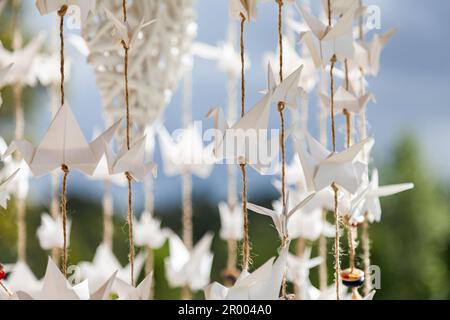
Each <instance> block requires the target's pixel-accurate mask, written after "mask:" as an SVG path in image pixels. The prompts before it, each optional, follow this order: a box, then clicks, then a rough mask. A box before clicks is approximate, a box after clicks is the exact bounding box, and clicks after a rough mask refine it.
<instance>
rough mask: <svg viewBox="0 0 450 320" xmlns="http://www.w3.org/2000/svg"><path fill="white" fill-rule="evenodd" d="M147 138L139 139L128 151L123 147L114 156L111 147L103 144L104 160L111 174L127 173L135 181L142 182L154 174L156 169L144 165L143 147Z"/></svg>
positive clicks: (147, 164)
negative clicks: (148, 175) (150, 173)
mask: <svg viewBox="0 0 450 320" xmlns="http://www.w3.org/2000/svg"><path fill="white" fill-rule="evenodd" d="M146 139H147V137H146V136H144V137H142V138H141V139H139V140H138V141H137V142H136V143H135V144H134V145H133V146H131V148H130V149H129V150H128V148H127V147H126V145H124V146H123V147H122V148H121V150H120V151H119V153H118V154H117V155H114V153H113V151H112V150H111V147H110V146H109V145H107V144H105V149H106V160H107V163H108V167H109V171H110V173H111V174H119V173H124V172H129V173H130V174H131V175H132V177H133V178H134V179H135V180H137V181H142V180H143V179H144V178H145V176H146V175H147V174H148V173H149V172H152V173H153V174H154V175H155V174H156V171H155V170H156V167H155V166H154V165H153V164H152V163H145V145H146Z"/></svg>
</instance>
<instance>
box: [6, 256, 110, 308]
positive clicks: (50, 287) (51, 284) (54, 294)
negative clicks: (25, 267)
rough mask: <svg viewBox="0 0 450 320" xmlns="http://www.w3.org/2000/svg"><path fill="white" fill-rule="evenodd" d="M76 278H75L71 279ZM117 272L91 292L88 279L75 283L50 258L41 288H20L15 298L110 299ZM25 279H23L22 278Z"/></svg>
mask: <svg viewBox="0 0 450 320" xmlns="http://www.w3.org/2000/svg"><path fill="white" fill-rule="evenodd" d="M72 280H76V279H75V278H73V279H70V281H72ZM114 280H115V273H114V274H113V275H112V277H110V278H109V279H108V280H107V281H106V282H105V283H104V284H102V285H101V286H100V287H99V289H97V290H96V291H93V292H90V291H89V285H88V282H87V281H83V282H81V283H79V284H76V285H73V286H72V284H71V283H70V282H69V281H68V280H67V279H66V278H65V277H64V275H63V274H62V273H61V271H60V270H59V269H58V267H57V266H56V265H55V263H54V262H53V261H52V260H51V259H50V258H49V259H48V264H47V271H46V272H45V276H44V279H43V280H42V281H40V284H39V288H38V289H37V290H36V288H33V290H31V291H28V290H18V291H16V294H15V295H14V297H13V299H15V300H109V295H110V292H111V287H112V284H113V282H114ZM22 281H23V279H22ZM19 283H20V281H19Z"/></svg>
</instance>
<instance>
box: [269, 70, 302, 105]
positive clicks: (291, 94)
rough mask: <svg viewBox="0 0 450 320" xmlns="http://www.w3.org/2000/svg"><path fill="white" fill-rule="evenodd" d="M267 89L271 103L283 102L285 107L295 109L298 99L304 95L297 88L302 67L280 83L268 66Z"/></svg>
mask: <svg viewBox="0 0 450 320" xmlns="http://www.w3.org/2000/svg"><path fill="white" fill-rule="evenodd" d="M267 69H268V80H267V81H268V88H269V92H270V93H271V95H272V101H273V102H276V103H278V102H284V103H285V104H286V106H288V107H290V108H292V109H295V108H297V99H298V97H300V96H302V95H303V94H304V90H303V89H302V88H300V87H299V82H300V77H301V75H302V70H303V65H302V66H300V67H299V68H297V69H296V70H295V71H294V72H292V73H291V74H290V75H289V76H288V77H287V78H286V79H284V80H283V81H282V82H281V83H279V81H277V79H276V77H275V75H274V72H273V69H272V66H271V65H270V63H269V65H268V67H267Z"/></svg>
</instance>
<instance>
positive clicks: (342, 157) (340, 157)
mask: <svg viewBox="0 0 450 320" xmlns="http://www.w3.org/2000/svg"><path fill="white" fill-rule="evenodd" d="M373 142H374V139H373V138H367V139H364V140H363V141H361V142H358V143H356V144H354V145H353V146H351V147H350V148H348V149H346V150H344V151H342V152H339V153H336V154H333V155H332V156H330V157H329V158H328V159H326V160H325V161H327V162H351V161H354V160H355V159H356V157H357V156H358V155H359V154H360V153H361V151H363V150H364V148H365V147H366V146H368V145H371V144H372V143H373Z"/></svg>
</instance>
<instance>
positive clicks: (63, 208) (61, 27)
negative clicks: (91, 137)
mask: <svg viewBox="0 0 450 320" xmlns="http://www.w3.org/2000/svg"><path fill="white" fill-rule="evenodd" d="M67 9H68V7H67V5H63V6H62V7H61V8H60V9H59V11H58V16H59V18H60V19H59V40H60V43H61V48H60V66H59V67H60V68H59V70H60V75H61V83H60V90H61V106H63V105H64V101H65V92H64V76H65V70H64V16H65V15H66V13H67ZM61 171H62V172H63V174H64V175H63V179H62V193H61V215H62V223H63V237H64V245H63V254H62V273H63V274H64V276H65V277H67V262H68V256H69V255H68V252H67V243H68V241H67V177H68V175H69V172H70V171H69V167H68V166H67V165H65V164H62V165H61Z"/></svg>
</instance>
